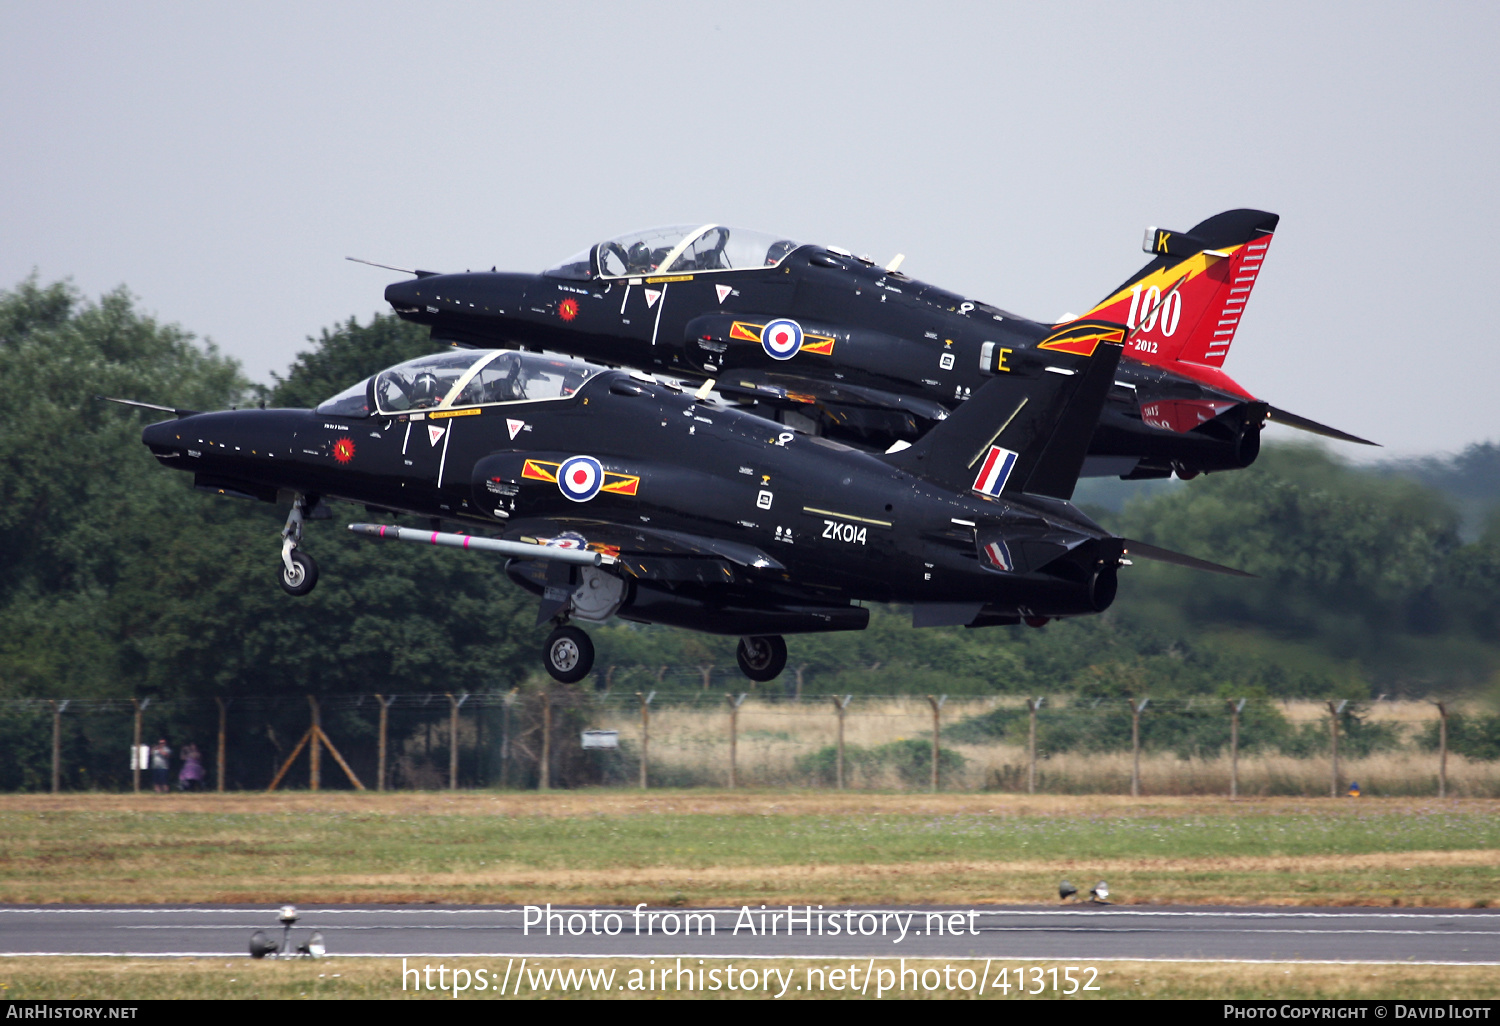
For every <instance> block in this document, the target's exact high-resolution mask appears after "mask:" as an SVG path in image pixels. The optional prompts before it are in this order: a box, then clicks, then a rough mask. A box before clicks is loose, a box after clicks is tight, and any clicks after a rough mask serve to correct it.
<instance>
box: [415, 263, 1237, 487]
mask: <svg viewBox="0 0 1500 1026" xmlns="http://www.w3.org/2000/svg"><path fill="white" fill-rule="evenodd" d="M386 299H387V301H388V302H390V303H391V304H392V306H393V308H394V309H395V310H396V312H397V313H399V314H400V316H402V317H404V318H406V319H408V320H411V321H415V322H417V323H422V324H427V325H430V326H431V327H432V333H433V337H434V338H436V339H450V340H454V341H459V342H464V343H470V344H477V345H483V346H495V345H504V346H516V347H522V348H528V349H536V350H543V349H548V350H555V351H558V352H564V353H570V354H573V355H577V356H580V357H584V358H586V359H591V360H595V361H599V362H604V363H609V364H613V365H617V366H630V367H638V368H641V369H645V370H652V371H661V372H664V373H667V374H676V375H682V376H684V377H688V378H713V379H715V381H716V387H717V389H718V390H719V391H720V392H721V393H722V394H723V395H725V396H726V397H728V398H731V399H734V400H736V401H740V402H747V403H749V402H754V403H757V404H759V405H760V407H761V408H762V409H763V410H764V411H765V412H767V413H771V414H773V415H774V416H777V417H778V418H779V419H782V420H784V421H789V422H792V423H798V424H804V423H805V424H806V425H807V426H808V427H810V428H812V429H814V430H816V431H818V432H820V433H823V434H826V435H828V436H829V437H833V438H838V439H840V440H843V441H846V442H849V443H851V444H854V445H857V446H860V447H862V448H866V449H872V450H875V451H883V450H884V449H885V448H887V447H889V446H890V445H891V444H893V443H895V442H898V441H907V442H909V441H912V440H913V439H915V438H917V437H919V436H920V435H921V434H922V433H923V432H925V430H927V429H928V428H929V427H930V426H931V425H932V424H933V423H936V422H937V421H938V420H941V419H942V418H943V417H944V416H946V414H947V412H948V411H950V410H952V409H954V408H955V407H957V406H958V405H959V404H961V403H963V402H964V401H965V400H966V399H967V398H968V397H969V396H971V395H972V394H973V393H974V392H976V391H977V390H978V389H979V388H980V387H981V386H982V385H983V384H985V383H986V382H987V381H990V380H992V379H993V378H994V377H995V376H996V375H1005V374H1009V375H1021V376H1033V375H1035V374H1038V373H1041V371H1042V368H1043V367H1044V366H1048V365H1051V366H1058V365H1063V366H1074V365H1076V358H1075V357H1073V356H1071V355H1070V354H1068V353H1064V352H1053V351H1041V350H1038V349H1037V348H1036V347H1037V345H1038V344H1039V343H1040V342H1042V341H1043V340H1044V339H1046V338H1047V337H1048V336H1049V334H1050V333H1051V332H1053V330H1054V329H1053V327H1052V326H1049V325H1044V324H1040V323H1038V322H1035V321H1030V320H1027V319H1025V318H1022V317H1017V316H1015V315H1013V314H1009V313H1006V312H1004V311H1001V310H999V309H996V308H995V307H992V306H989V305H987V304H984V303H979V302H974V301H970V300H966V299H964V298H963V297H961V296H958V295H956V294H954V293H951V292H947V291H944V290H942V289H938V288H935V287H933V286H930V285H926V284H923V283H922V282H919V281H914V280H912V279H909V278H907V277H905V276H903V275H900V274H894V273H890V272H887V271H885V270H883V269H881V268H880V267H878V266H875V265H872V264H868V263H866V262H863V261H860V260H858V259H856V258H852V257H847V256H844V255H842V254H838V253H835V252H832V251H830V250H826V249H822V248H820V247H816V246H802V247H800V248H798V249H797V250H795V251H794V252H792V253H791V254H790V255H789V256H787V257H786V258H785V259H784V260H783V261H782V262H781V264H780V265H779V266H776V267H769V268H763V269H747V270H734V271H714V272H707V273H703V272H700V273H688V274H674V275H654V276H653V275H642V276H639V277H634V278H613V279H601V278H592V279H586V278H564V277H552V276H549V275H529V274H510V273H504V272H479V273H463V274H439V275H424V276H422V277H419V278H417V279H415V280H412V281H405V282H399V283H396V284H393V285H391V286H389V287H388V288H387V289H386ZM776 318H792V319H794V320H796V321H797V322H798V324H799V325H800V327H801V329H802V330H803V331H804V332H805V333H806V336H807V338H808V340H809V341H808V343H807V344H804V345H803V346H802V348H801V350H800V351H799V352H797V353H795V355H793V356H791V357H790V358H787V359H775V358H773V357H772V355H770V353H769V351H768V349H767V348H766V347H764V346H763V345H762V344H761V342H760V341H759V339H758V337H757V336H758V331H759V329H760V328H761V327H763V326H764V325H766V324H767V323H769V322H771V321H773V320H775V319H776ZM1128 353H1129V350H1128V347H1127V359H1126V360H1125V361H1123V362H1122V363H1121V365H1120V367H1119V370H1118V372H1117V375H1116V381H1117V384H1116V386H1115V388H1114V389H1113V390H1112V391H1111V393H1110V396H1109V399H1108V401H1107V403H1106V405H1105V408H1104V411H1103V413H1102V415H1101V418H1100V421H1099V426H1098V428H1097V429H1096V431H1095V434H1094V439H1093V442H1092V443H1091V445H1090V449H1089V455H1090V457H1091V458H1090V461H1089V464H1088V465H1087V466H1086V468H1085V473H1086V474H1093V475H1119V476H1125V477H1136V478H1139V477H1162V476H1166V475H1168V474H1170V473H1172V472H1173V470H1174V469H1175V470H1177V471H1178V472H1180V473H1182V474H1183V475H1185V476H1188V475H1191V474H1193V473H1198V472H1202V471H1211V470H1222V469H1231V468H1237V467H1244V466H1248V465H1249V464H1250V463H1251V462H1253V461H1254V459H1255V457H1256V455H1257V454H1258V452H1259V443H1260V428H1261V425H1262V423H1263V421H1264V418H1265V407H1264V404H1261V403H1258V402H1255V401H1252V400H1248V399H1247V397H1245V396H1243V395H1237V394H1234V393H1231V392H1228V391H1224V390H1220V389H1215V388H1212V387H1209V386H1207V385H1204V384H1202V383H1199V382H1196V381H1193V380H1191V379H1189V378H1186V377H1183V376H1182V375H1179V374H1176V373H1174V372H1172V371H1170V370H1166V369H1163V368H1160V367H1156V366H1152V365H1150V364H1146V363H1140V362H1136V361H1133V360H1129V359H1128ZM788 414H793V415H801V416H802V417H804V418H805V420H796V419H795V416H793V417H788Z"/></svg>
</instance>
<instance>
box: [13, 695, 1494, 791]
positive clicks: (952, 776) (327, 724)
mask: <svg viewBox="0 0 1500 1026" xmlns="http://www.w3.org/2000/svg"><path fill="white" fill-rule="evenodd" d="M676 676H677V677H678V678H679V680H680V679H682V678H684V677H687V674H685V673H678V674H676ZM689 679H690V678H689ZM669 680H670V678H669V677H668V676H667V675H666V674H660V673H658V674H648V675H645V676H644V679H643V681H642V683H643V685H645V684H649V683H655V682H656V681H661V682H663V683H667V682H668V681H669ZM162 747H165V749H167V750H168V751H169V753H170V754H167V753H165V752H160V751H159V749H160V748H162ZM153 749H158V753H157V755H158V757H157V758H155V759H153ZM0 750H3V751H4V752H6V753H7V756H6V758H4V759H3V760H0V789H4V790H10V791H46V790H54V791H88V790H98V791H130V790H132V789H140V790H151V789H152V788H153V787H159V788H160V787H162V786H164V787H165V788H170V789H172V790H177V789H194V790H196V789H204V790H210V791H219V790H230V791H246V790H265V789H267V788H281V789H286V788H297V789H305V788H311V789H323V790H333V789H356V788H357V789H363V790H371V791H374V790H393V789H402V790H434V789H441V788H494V787H499V788H547V787H584V786H622V787H632V786H633V787H642V786H645V787H700V786H701V787H766V788H771V787H792V788H850V789H892V790H902V789H909V790H925V789H942V790H995V791H1012V792H1022V793H1025V792H1036V793H1066V794H1078V793H1116V794H1140V795H1152V794H1154V795H1168V794H1223V795H1244V796H1259V795H1319V794H1322V795H1329V794H1334V795H1344V794H1348V793H1350V792H1351V790H1357V791H1359V792H1362V793H1366V794H1384V795H1396V794H1400V795H1440V796H1500V717H1494V716H1486V715H1484V714H1483V713H1482V712H1481V711H1479V710H1476V709H1471V708H1465V707H1463V706H1455V705H1454V704H1453V703H1436V702H1417V701H1401V702H1386V701H1379V702H1365V703H1356V702H1343V701H1337V700H1335V701H1316V702H1315V701H1295V702H1283V701H1275V700H1266V699H1233V700H1225V699H1218V698H1215V699H1208V698H1188V699H1183V698H1173V699H1156V698H1135V699H1126V698H1097V697H1080V696H1046V697H1042V696H1029V697H1023V696H995V697H989V698H972V697H963V698H958V697H954V698H947V697H945V696H940V695H939V696H881V695H860V696H818V697H813V696H808V695H803V696H802V697H793V696H789V695H782V694H779V693H778V694H771V695H756V694H750V695H746V694H743V693H736V692H725V691H722V690H709V689H704V688H701V687H700V688H697V689H694V690H682V689H680V686H679V688H678V689H673V690H667V689H665V688H651V687H649V686H643V687H642V690H640V691H631V690H627V689H624V688H620V687H614V688H609V689H606V690H602V691H595V690H592V689H588V688H577V687H571V688H570V687H564V686H551V687H534V688H524V689H517V690H515V691H511V692H506V693H492V692H491V693H475V694H466V693H461V692H454V693H432V694H398V695H384V694H368V695H338V696H322V697H318V698H278V699H271V698H250V697H242V698H233V699H208V700H199V699H179V700H175V701H170V702H168V701H151V700H140V701H132V700H99V699H71V700H62V699H59V700H8V701H3V702H0ZM190 756H195V758H190ZM153 762H154V763H155V767H153ZM194 762H196V763H197V765H198V766H199V767H201V770H202V772H201V774H198V773H195V772H194V771H193V770H191V769H189V770H188V772H186V773H185V772H184V769H185V768H187V767H189V766H190V764H192V763H194ZM163 766H164V767H165V769H164V770H162V769H161V767H163ZM195 777H196V778H197V779H194V778H195Z"/></svg>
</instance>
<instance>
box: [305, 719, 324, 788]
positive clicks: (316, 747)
mask: <svg viewBox="0 0 1500 1026" xmlns="http://www.w3.org/2000/svg"><path fill="white" fill-rule="evenodd" d="M307 704H308V706H309V707H310V708H311V709H312V738H311V740H312V748H311V749H310V750H309V751H308V753H307V759H308V770H307V787H308V790H310V791H316V790H317V789H318V788H319V787H321V786H322V783H323V760H322V754H323V748H322V745H320V744H318V739H319V738H320V737H322V735H323V716H322V710H321V709H319V708H318V700H317V699H316V698H314V697H313V696H312V695H308V696H307Z"/></svg>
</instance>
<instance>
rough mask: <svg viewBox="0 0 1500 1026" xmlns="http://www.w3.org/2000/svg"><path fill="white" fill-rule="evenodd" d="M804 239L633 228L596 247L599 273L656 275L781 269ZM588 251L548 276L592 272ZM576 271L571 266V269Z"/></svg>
mask: <svg viewBox="0 0 1500 1026" xmlns="http://www.w3.org/2000/svg"><path fill="white" fill-rule="evenodd" d="M797 246H798V243H796V242H793V241H792V240H791V239H786V238H781V237H779V236H776V235H771V234H769V233H767V232H752V231H746V230H745V229H743V228H728V227H725V226H724V225H717V224H709V225H691V224H678V225H669V226H667V227H665V228H651V229H648V230H646V231H640V232H631V233H629V234H627V235H621V236H619V237H618V238H614V239H610V240H609V241H607V242H601V243H599V245H598V246H596V247H595V250H594V256H595V259H596V260H597V262H598V268H599V275H600V277H603V278H624V277H630V276H638V275H650V274H686V273H694V272H703V271H742V270H746V269H748V268H755V267H775V266H776V265H777V264H779V263H781V261H782V260H783V259H784V258H785V257H786V255H787V254H788V253H790V252H791V251H792V250H794V249H796V248H797ZM588 256H589V255H588V254H587V253H583V254H579V255H578V256H574V257H569V258H568V260H566V261H564V262H563V263H561V264H558V265H557V267H555V268H552V269H549V270H548V271H547V273H548V274H550V275H554V276H557V277H573V276H575V275H576V274H577V273H579V272H580V269H581V271H582V274H583V276H587V274H588V272H589V268H587V267H585V265H586V264H588ZM570 269H571V270H570Z"/></svg>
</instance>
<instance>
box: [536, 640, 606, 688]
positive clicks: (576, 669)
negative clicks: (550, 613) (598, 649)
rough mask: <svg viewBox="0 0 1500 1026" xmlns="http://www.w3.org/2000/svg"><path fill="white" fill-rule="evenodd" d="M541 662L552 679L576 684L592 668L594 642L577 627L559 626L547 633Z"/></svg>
mask: <svg viewBox="0 0 1500 1026" xmlns="http://www.w3.org/2000/svg"><path fill="white" fill-rule="evenodd" d="M542 662H543V663H545V664H546V666H547V672H548V673H550V674H552V678H553V679H554V680H558V681H561V682H562V683H564V684H576V683H578V682H579V681H581V680H583V678H585V677H587V676H588V674H589V671H590V670H592V669H593V668H594V643H593V642H592V641H590V640H589V636H588V635H587V634H585V633H584V632H583V631H581V630H579V629H578V628H577V627H559V628H558V629H557V630H555V631H553V632H552V633H551V634H549V635H547V645H546V647H545V648H543V649H542Z"/></svg>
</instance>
